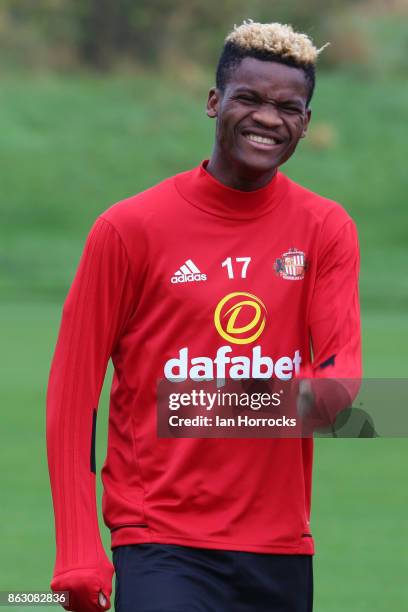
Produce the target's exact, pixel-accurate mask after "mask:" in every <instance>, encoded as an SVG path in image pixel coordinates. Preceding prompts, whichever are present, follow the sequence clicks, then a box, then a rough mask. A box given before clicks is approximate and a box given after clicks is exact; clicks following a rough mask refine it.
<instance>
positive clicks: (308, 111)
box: [301, 108, 312, 138]
mask: <svg viewBox="0 0 408 612" xmlns="http://www.w3.org/2000/svg"><path fill="white" fill-rule="evenodd" d="M311 118H312V110H311V109H310V108H308V109H306V116H305V120H304V123H303V132H302V135H301V138H305V137H306V134H307V129H308V127H309V123H310V120H311Z"/></svg>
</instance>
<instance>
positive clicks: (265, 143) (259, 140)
mask: <svg viewBox="0 0 408 612" xmlns="http://www.w3.org/2000/svg"><path fill="white" fill-rule="evenodd" d="M243 136H244V138H246V140H249V142H251V143H253V144H255V145H260V146H261V147H262V148H270V147H274V146H276V145H278V144H280V143H279V142H278V141H277V140H275V139H274V138H269V137H268V136H259V134H251V133H249V134H244V135H243Z"/></svg>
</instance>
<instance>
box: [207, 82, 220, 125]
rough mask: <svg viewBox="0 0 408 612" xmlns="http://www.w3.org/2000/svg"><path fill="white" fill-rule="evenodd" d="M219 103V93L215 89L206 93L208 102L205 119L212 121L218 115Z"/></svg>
mask: <svg viewBox="0 0 408 612" xmlns="http://www.w3.org/2000/svg"><path fill="white" fill-rule="evenodd" d="M219 102H220V92H219V90H218V89H216V88H215V87H212V88H211V89H210V91H209V92H208V100H207V107H206V112H207V117H210V119H214V118H215V117H216V116H217V115H218V107H219Z"/></svg>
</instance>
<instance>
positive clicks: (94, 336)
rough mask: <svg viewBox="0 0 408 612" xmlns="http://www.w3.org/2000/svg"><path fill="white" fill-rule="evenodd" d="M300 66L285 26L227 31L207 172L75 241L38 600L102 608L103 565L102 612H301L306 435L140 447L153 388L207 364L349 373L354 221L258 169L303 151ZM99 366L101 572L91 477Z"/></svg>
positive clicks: (355, 310)
mask: <svg viewBox="0 0 408 612" xmlns="http://www.w3.org/2000/svg"><path fill="white" fill-rule="evenodd" d="M318 53H319V51H318V50H317V49H316V48H315V47H314V46H313V43H312V42H311V40H310V39H309V38H308V37H306V36H305V35H303V34H298V33H296V32H294V31H293V29H292V28H291V27H289V26H283V25H280V24H257V23H253V22H244V23H243V24H242V25H241V26H239V27H237V28H235V29H234V30H233V32H231V33H230V34H229V36H228V37H227V39H226V42H225V46H224V49H223V52H222V55H221V58H220V61H219V65H218V69H217V79H216V87H215V88H213V89H211V90H210V93H209V98H208V104H207V114H208V116H209V117H211V118H214V119H216V138H215V145H214V150H213V153H212V155H211V159H210V160H209V161H208V162H207V161H205V162H203V163H202V164H201V165H200V166H199V167H197V168H195V169H193V170H190V171H187V172H184V173H182V174H179V175H177V176H175V177H171V178H169V179H167V180H165V181H164V182H162V183H160V184H159V185H157V186H155V187H153V188H151V189H149V190H147V191H145V192H143V193H141V194H139V195H136V196H134V197H131V198H129V199H127V200H125V201H123V202H120V203H118V204H116V205H114V206H112V207H111V208H110V209H108V210H107V211H106V212H104V213H103V214H102V215H100V217H99V218H98V219H97V221H96V222H95V224H94V226H93V228H92V230H91V232H90V234H89V236H88V239H87V243H86V246H85V249H84V252H83V255H82V258H81V262H80V265H79V268H78V271H77V274H76V277H75V280H74V282H73V284H72V287H71V289H70V291H69V294H68V296H67V299H66V301H65V304H64V310H63V317H62V323H61V329H60V333H59V337H58V342H57V347H56V351H55V355H54V359H53V364H52V368H51V373H50V381H49V388H48V396H47V402H48V403H47V443H48V458H49V470H50V478H51V485H52V492H53V502H54V510H55V524H56V540H57V556H56V564H55V568H54V575H53V580H52V583H51V586H52V588H53V589H54V590H68V591H69V592H70V602H69V606H67V609H71V610H76V611H77V612H88V611H97V610H102V609H106V608H108V607H109V605H110V601H109V597H110V594H111V580H112V575H113V571H114V569H115V571H116V598H115V604H116V609H117V610H120V611H121V612H128V611H130V610H135V612H136V611H138V612H143V611H144V612H147V610H149V611H150V612H153V611H157V612H158V611H160V612H170V611H171V612H182V611H183V612H184V611H193V610H197V611H204V610H211V611H214V612H227V611H228V612H241V611H242V612H243V611H249V610H254V611H257V612H260V611H263V610H268V611H269V610H274V611H275V610H276V611H282V612H283V611H285V612H289V611H292V610H293V611H296V612H306V611H307V612H309V611H310V610H312V599H313V578H312V555H313V553H314V545H313V537H312V534H311V531H310V523H309V521H310V501H311V477H312V453H313V446H312V445H313V441H312V439H311V438H292V439H256V438H245V439H244V438H242V439H239V438H235V439H234V438H231V439H205V438H161V437H158V435H157V433H156V432H157V429H156V428H157V416H156V384H157V380H159V379H164V380H172V379H173V377H177V376H178V375H179V376H181V378H182V379H184V380H185V379H187V380H190V379H194V378H195V377H200V376H202V377H203V378H205V375H206V374H208V372H210V373H211V374H212V375H213V376H214V377H215V376H217V375H218V370H219V368H220V364H221V363H222V368H223V372H225V377H226V378H230V379H238V380H239V379H245V378H248V376H247V372H245V371H244V370H245V367H246V366H247V367H248V368H249V369H250V368H251V367H252V371H253V369H254V368H255V362H256V361H257V364H258V365H257V367H258V369H259V368H260V365H259V364H261V363H264V364H265V363H266V362H265V361H262V359H263V358H264V356H268V359H269V361H268V363H269V364H273V371H272V370H271V372H270V377H271V378H276V379H277V380H290V379H294V378H295V377H298V376H300V374H301V372H302V368H303V371H304V372H306V373H307V375H308V376H309V377H312V378H321V377H326V378H327V377H330V376H332V377H334V376H336V377H339V378H353V377H359V376H360V370H361V365H360V325H359V304H358V266H359V256H358V240H357V234H356V230H355V226H354V223H353V221H352V220H351V219H350V217H349V216H348V214H347V213H346V212H345V211H344V210H343V208H342V207H341V206H340V205H338V204H336V203H335V202H332V201H330V200H328V199H325V198H323V197H320V196H318V195H316V194H314V193H312V192H310V191H308V190H307V189H304V188H303V187H301V186H299V185H297V184H296V183H294V182H293V181H291V180H289V179H288V178H287V177H286V176H285V175H284V174H282V173H281V172H280V171H279V170H278V168H279V166H281V165H282V164H283V163H284V162H285V161H286V160H288V159H289V158H290V156H291V155H292V154H293V153H294V151H295V149H296V146H297V144H298V142H299V140H300V139H301V138H303V137H304V136H305V135H306V132H307V128H308V125H309V121H310V118H311V110H310V101H311V98H312V95H313V90H314V85H315V63H316V60H317V57H318ZM254 313H255V314H254ZM109 358H112V361H113V365H114V378H113V383H112V390H111V404H110V418H109V438H108V452H107V458H106V461H105V464H104V467H103V470H102V479H103V484H104V495H103V516H104V521H105V524H106V525H107V526H108V527H109V529H110V531H111V537H112V550H113V561H114V566H115V567H114V568H113V566H112V564H111V562H110V560H109V559H108V557H107V555H106V553H105V551H104V549H103V547H102V544H101V539H100V534H99V529H98V520H97V508H96V501H95V473H96V468H95V462H94V436H95V426H96V414H97V409H98V408H97V407H98V400H99V395H100V391H101V387H102V384H103V379H104V375H105V371H106V367H107V363H108V360H109ZM240 368H241V370H240ZM248 371H250V370H248ZM216 372H217V373H216ZM221 378H222V376H221ZM169 384H170V383H169Z"/></svg>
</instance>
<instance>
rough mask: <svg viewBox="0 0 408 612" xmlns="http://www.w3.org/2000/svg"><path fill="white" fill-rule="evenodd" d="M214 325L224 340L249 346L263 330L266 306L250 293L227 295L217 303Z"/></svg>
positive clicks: (238, 292)
mask: <svg viewBox="0 0 408 612" xmlns="http://www.w3.org/2000/svg"><path fill="white" fill-rule="evenodd" d="M238 319H239V320H238ZM237 320H238V321H237ZM214 323H215V327H216V329H217V331H218V333H219V334H220V336H222V337H223V338H224V340H227V341H228V342H232V343H233V344H249V343H250V342H255V340H257V339H258V338H259V336H260V335H261V334H262V332H263V330H264V329H265V323H266V306H265V304H264V303H263V302H262V300H260V299H259V298H258V297H256V295H252V293H246V292H245V291H236V292H234V293H229V294H228V295H226V296H225V297H224V298H222V300H220V302H218V304H217V308H216V309H215V312H214Z"/></svg>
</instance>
